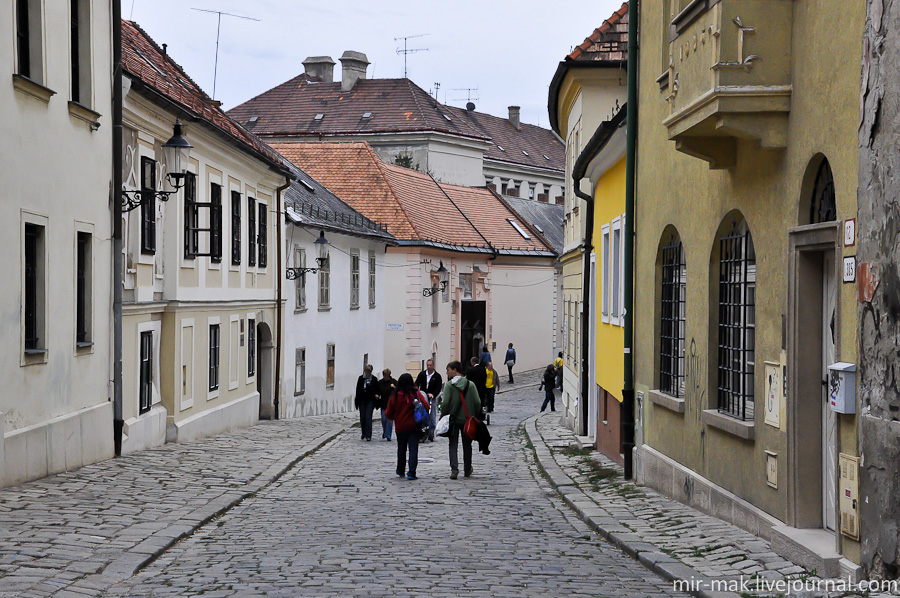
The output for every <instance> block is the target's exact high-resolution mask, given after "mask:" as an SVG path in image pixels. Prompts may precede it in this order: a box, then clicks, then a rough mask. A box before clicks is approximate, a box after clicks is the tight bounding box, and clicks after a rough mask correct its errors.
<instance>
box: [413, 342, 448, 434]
mask: <svg viewBox="0 0 900 598" xmlns="http://www.w3.org/2000/svg"><path fill="white" fill-rule="evenodd" d="M443 387H444V381H443V380H442V379H441V375H440V374H439V373H437V372H436V371H434V360H433V359H429V360H428V361H426V362H425V371H423V372H419V375H418V376H417V377H416V388H418V389H419V390H421V391H422V392H424V393H425V395H426V396H428V402H429V403H431V404H432V405H434V404H435V403H436V402H437V401H439V400H440V396H441V390H442V389H443ZM434 412H435V409H432V410H431V414H430V415H431V425H430V426H429V428H428V440H431V441H432V442H434V427H435V425H436V424H437V422H436V421H435V419H434V415H435V413H434Z"/></svg>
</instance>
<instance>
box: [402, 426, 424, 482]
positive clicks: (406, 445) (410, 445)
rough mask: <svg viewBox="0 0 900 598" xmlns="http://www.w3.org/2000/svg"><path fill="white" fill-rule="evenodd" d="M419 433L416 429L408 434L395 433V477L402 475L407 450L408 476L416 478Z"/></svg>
mask: <svg viewBox="0 0 900 598" xmlns="http://www.w3.org/2000/svg"><path fill="white" fill-rule="evenodd" d="M420 435H421V431H420V430H419V429H418V428H416V429H414V430H410V431H409V432H397V475H403V468H404V467H406V451H407V449H408V450H409V472H408V473H409V475H411V476H412V477H416V467H418V465H419V436H420Z"/></svg>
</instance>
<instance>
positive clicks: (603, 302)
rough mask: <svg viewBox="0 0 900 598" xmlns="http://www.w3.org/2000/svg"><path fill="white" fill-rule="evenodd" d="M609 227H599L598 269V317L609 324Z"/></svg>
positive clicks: (606, 225) (605, 225)
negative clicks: (599, 294) (599, 293)
mask: <svg viewBox="0 0 900 598" xmlns="http://www.w3.org/2000/svg"><path fill="white" fill-rule="evenodd" d="M609 228H610V227H609V225H608V224H604V225H603V226H602V227H601V229H600V230H601V235H602V239H603V240H602V247H601V249H600V251H601V256H600V264H601V265H600V269H601V276H600V280H601V285H602V287H603V288H601V289H600V291H601V299H600V316H601V318H600V319H601V321H603V322H606V323H609V278H610V276H609V266H610V257H609V249H610V242H609Z"/></svg>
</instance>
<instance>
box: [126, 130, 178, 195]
mask: <svg viewBox="0 0 900 598" xmlns="http://www.w3.org/2000/svg"><path fill="white" fill-rule="evenodd" d="M174 128H175V130H174V133H173V135H172V137H170V138H169V140H168V141H166V142H165V143H164V144H163V146H162V148H163V154H164V155H165V158H166V167H167V169H168V170H169V172H168V174H166V180H167V181H169V184H170V185H171V186H172V188H173V190H172V191H151V193H152V194H153V196H155V197H156V199H159V200H160V201H168V200H169V196H170V195H172V194H173V193H178V190H179V189H181V188H182V187H184V178H185V171H186V170H187V165H188V160H189V159H190V157H191V150H192V149H193V146H192V145H191V144H190V143H188V140H187V139H185V137H184V132H183V125H182V124H181V123H180V122H179V121H177V120H176V121H175V127H174ZM147 199H148V197H147V196H146V194H144V193H143V190H142V189H136V190H134V191H128V190H127V189H122V211H123V212H130V211H131V210H133V209H135V208H136V207H138V206H139V205H141V204H142V203H144V201H146V200H147Z"/></svg>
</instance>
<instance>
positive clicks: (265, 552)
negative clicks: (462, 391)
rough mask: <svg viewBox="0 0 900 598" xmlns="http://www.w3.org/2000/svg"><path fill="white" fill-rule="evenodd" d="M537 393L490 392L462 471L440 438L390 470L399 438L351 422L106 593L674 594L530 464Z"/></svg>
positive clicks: (221, 594)
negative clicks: (485, 441) (484, 436)
mask: <svg viewBox="0 0 900 598" xmlns="http://www.w3.org/2000/svg"><path fill="white" fill-rule="evenodd" d="M542 394H543V393H538V391H537V388H536V387H535V388H529V389H521V390H517V391H514V392H509V393H505V394H502V395H499V396H498V399H497V409H498V412H497V413H495V414H494V417H493V420H492V423H493V425H492V426H491V429H492V433H493V434H494V442H493V445H492V454H491V455H490V456H485V455H481V454H476V456H475V463H474V467H475V473H474V475H473V476H472V477H471V478H468V479H465V478H463V477H462V476H460V479H459V480H456V481H454V480H450V479H449V473H450V466H449V460H448V458H447V441H446V439H439V441H438V442H437V443H434V444H426V445H423V446H422V450H421V451H420V465H419V471H418V475H419V479H418V480H416V481H407V480H406V479H400V478H397V477H396V475H395V474H394V469H395V455H396V444H395V443H394V442H384V441H380V440H378V441H376V440H374V439H373V441H372V442H370V443H367V442H362V441H360V440H359V437H358V435H357V433H356V432H357V431H356V430H352V431H350V432H348V433H347V434H344V435H341V436H339V437H338V438H337V439H335V440H334V441H332V442H331V443H329V444H327V445H326V446H324V447H323V448H321V449H320V450H319V451H317V452H316V453H314V454H313V455H311V456H309V457H307V458H306V459H304V460H302V461H300V462H299V463H298V464H297V465H296V466H295V467H294V468H293V469H291V470H290V471H288V472H287V473H286V474H285V475H284V476H282V477H281V478H279V479H278V480H277V481H276V482H274V483H273V484H271V485H269V486H267V487H265V488H263V489H262V490H260V491H259V492H258V493H257V494H256V495H255V496H252V497H250V498H248V499H246V500H244V501H243V502H242V503H241V504H240V505H239V506H237V507H235V508H234V509H232V510H231V511H229V512H228V513H227V514H226V515H224V516H223V517H221V518H220V519H217V520H214V521H211V522H210V523H208V524H206V525H205V526H204V527H203V528H201V529H200V530H199V531H198V532H197V533H195V534H194V535H192V536H190V537H189V538H186V539H185V540H183V541H181V542H179V543H178V544H176V545H175V546H174V547H172V548H171V549H170V550H169V551H167V552H166V553H165V554H164V555H163V556H162V557H160V558H159V559H158V560H157V561H155V562H153V563H151V564H150V565H149V566H148V567H147V568H146V569H144V570H143V571H142V572H140V573H139V574H138V575H136V576H134V577H132V578H130V579H127V580H125V581H122V582H120V583H118V584H117V585H115V586H113V587H111V588H108V589H107V590H106V592H105V594H104V595H106V596H200V595H202V596H205V597H219V596H285V597H288V596H290V597H298V596H360V597H362V596H366V597H369V596H391V597H394V596H439V597H440V596H461V595H462V596H498V597H504V596H508V597H520V596H540V597H542V598H543V597H555V596H566V597H571V598H576V597H580V596H585V597H586V596H593V597H595V596H603V597H613V596H627V597H629V598H634V597H640V596H654V597H655V596H675V595H679V596H682V595H683V594H677V593H675V592H673V591H672V590H671V587H670V584H669V583H668V582H664V581H663V580H661V579H660V578H658V577H657V576H656V575H654V574H653V573H651V572H649V571H648V570H646V569H645V568H644V567H643V566H642V565H640V564H639V563H637V562H635V561H633V560H632V559H630V558H628V557H626V556H624V555H623V554H622V553H620V552H619V551H618V550H616V549H614V548H612V547H610V546H609V545H608V544H606V543H605V542H603V541H602V540H601V539H600V538H599V536H597V535H595V534H593V533H591V532H590V531H589V530H588V528H587V527H586V526H585V525H584V524H583V523H582V522H581V521H580V520H578V519H577V518H576V517H575V516H574V515H573V514H572V512H571V511H570V510H569V509H568V508H567V507H565V506H564V505H562V503H561V502H560V501H559V499H558V498H557V497H556V495H555V493H553V492H552V491H551V490H550V487H549V485H548V484H547V483H546V481H545V480H543V479H542V478H541V477H540V476H539V475H538V474H536V473H535V471H536V470H535V467H534V463H533V456H532V454H531V453H530V450H529V449H528V447H527V446H526V442H527V441H526V439H525V437H524V435H523V434H522V432H521V430H520V428H519V426H518V424H519V422H520V421H521V420H523V419H524V418H525V417H527V416H528V415H530V414H532V413H534V412H535V411H536V410H537V408H538V407H539V405H540V400H541V395H542ZM379 435H380V433H379V432H377V431H376V434H375V436H376V437H377V436H379Z"/></svg>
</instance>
